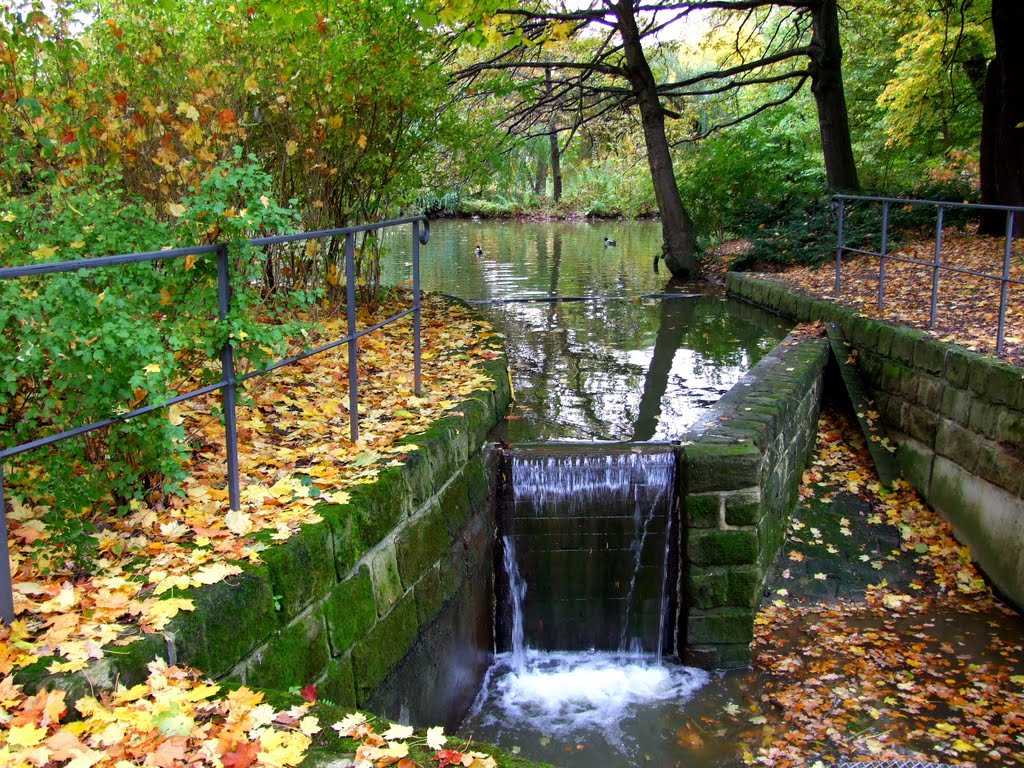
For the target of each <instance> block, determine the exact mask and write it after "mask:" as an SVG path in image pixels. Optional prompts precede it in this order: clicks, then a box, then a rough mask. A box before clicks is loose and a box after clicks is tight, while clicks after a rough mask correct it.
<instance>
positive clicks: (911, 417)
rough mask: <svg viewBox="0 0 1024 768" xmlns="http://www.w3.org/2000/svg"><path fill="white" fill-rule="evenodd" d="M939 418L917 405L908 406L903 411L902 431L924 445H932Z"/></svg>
mask: <svg viewBox="0 0 1024 768" xmlns="http://www.w3.org/2000/svg"><path fill="white" fill-rule="evenodd" d="M938 422H939V417H938V416H937V415H936V414H935V413H933V412H932V411H929V410H927V409H926V408H922V407H920V406H918V405H908V406H907V407H906V409H904V411H903V424H902V431H904V432H906V433H907V434H908V435H910V437H912V438H914V439H915V440H917V441H918V442H921V443H924V444H925V445H934V443H935V433H936V431H937V430H938V426H939V423H938Z"/></svg>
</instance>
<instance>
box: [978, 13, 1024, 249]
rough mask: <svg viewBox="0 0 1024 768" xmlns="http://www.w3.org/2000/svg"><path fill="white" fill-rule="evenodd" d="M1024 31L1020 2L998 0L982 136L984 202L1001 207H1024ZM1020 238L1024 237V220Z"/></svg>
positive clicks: (994, 227) (998, 228)
mask: <svg viewBox="0 0 1024 768" xmlns="http://www.w3.org/2000/svg"><path fill="white" fill-rule="evenodd" d="M1021 29H1024V4H1022V3H1021V2H1020V0H992V31H993V34H994V36H995V46H996V56H995V58H994V59H992V61H991V62H990V63H989V65H988V72H987V74H986V76H985V91H984V94H985V95H984V103H985V108H984V117H983V120H982V133H981V199H982V202H985V203H990V204H995V205H1024V48H1022V47H1021V45H1020V41H1019V40H1018V39H1017V37H1018V35H1019V33H1020V30H1021ZM982 231H983V232H987V233H989V234H1000V233H1001V232H1002V231H1005V218H1004V217H1003V216H1001V215H995V216H987V217H986V218H985V220H984V221H983V223H982ZM1015 233H1016V234H1024V216H1022V215H1018V216H1017V217H1016V224H1015Z"/></svg>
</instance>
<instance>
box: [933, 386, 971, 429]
mask: <svg viewBox="0 0 1024 768" xmlns="http://www.w3.org/2000/svg"><path fill="white" fill-rule="evenodd" d="M973 399H974V397H973V395H972V394H971V393H970V392H968V391H966V390H963V389H958V388H956V387H953V386H947V387H946V389H945V390H944V391H943V393H942V402H941V404H940V405H939V412H940V413H941V414H942V415H943V416H945V417H946V418H947V419H952V420H953V421H955V422H956V423H957V424H962V425H964V426H966V425H967V424H969V423H970V415H971V401H972V400H973Z"/></svg>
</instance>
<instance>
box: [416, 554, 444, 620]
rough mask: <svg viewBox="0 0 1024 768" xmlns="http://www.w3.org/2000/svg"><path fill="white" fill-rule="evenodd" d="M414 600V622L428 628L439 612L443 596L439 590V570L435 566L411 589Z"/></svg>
mask: <svg viewBox="0 0 1024 768" xmlns="http://www.w3.org/2000/svg"><path fill="white" fill-rule="evenodd" d="M413 595H414V597H415V600H416V621H417V622H418V623H419V625H420V626H421V627H426V626H429V625H430V623H431V622H432V621H433V620H434V618H435V617H436V616H437V615H438V614H439V613H440V612H441V608H442V606H443V605H444V602H445V595H444V593H443V590H442V589H441V569H440V566H438V565H436V564H435V566H434V567H433V568H431V569H430V570H428V571H427V572H426V573H424V574H423V577H422V578H421V579H420V580H419V581H418V582H416V586H415V587H414V588H413Z"/></svg>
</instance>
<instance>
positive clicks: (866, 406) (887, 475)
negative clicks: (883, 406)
mask: <svg viewBox="0 0 1024 768" xmlns="http://www.w3.org/2000/svg"><path fill="white" fill-rule="evenodd" d="M825 328H826V330H827V331H828V341H829V345H830V346H831V348H832V355H833V357H834V358H835V361H836V363H837V364H838V365H839V373H840V375H841V376H842V379H843V384H844V385H845V386H846V392H847V394H849V396H850V402H851V403H852V405H853V412H854V414H855V415H856V417H857V422H858V423H859V424H860V428H861V431H862V432H863V433H864V438H865V440H866V441H867V445H868V451H869V452H870V453H871V458H872V460H873V461H874V462H875V470H876V471H877V472H878V477H879V479H880V480H881V481H882V485H884V486H886V487H887V488H891V487H892V485H893V482H894V481H895V480H896V478H898V477H899V476H900V469H899V467H898V466H897V464H896V457H895V456H894V455H893V453H892V451H890V450H889V449H888V448H886V446H887V445H889V441H888V439H887V437H886V433H885V427H884V426H883V425H882V420H881V417H878V416H875V417H874V418H872V417H870V416H869V414H870V413H871V412H872V411H873V410H874V407H875V406H874V404H873V403H872V402H871V398H869V397H868V393H867V390H866V389H865V387H864V382H863V380H862V379H861V376H860V371H859V370H858V369H857V366H856V363H855V362H851V352H852V347H851V346H850V344H849V343H848V342H847V341H846V339H845V338H844V337H843V332H842V330H841V329H840V328H839V326H838V325H837V324H836V323H826V324H825Z"/></svg>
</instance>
